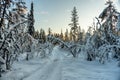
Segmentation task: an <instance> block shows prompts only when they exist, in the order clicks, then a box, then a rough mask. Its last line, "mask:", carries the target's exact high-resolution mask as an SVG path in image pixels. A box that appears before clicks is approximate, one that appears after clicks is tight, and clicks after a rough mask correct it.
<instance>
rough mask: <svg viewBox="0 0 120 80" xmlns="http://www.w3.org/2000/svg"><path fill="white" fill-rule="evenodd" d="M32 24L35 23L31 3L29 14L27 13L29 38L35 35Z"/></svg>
mask: <svg viewBox="0 0 120 80" xmlns="http://www.w3.org/2000/svg"><path fill="white" fill-rule="evenodd" d="M34 22H35V20H34V6H33V2H32V3H31V10H30V13H28V33H29V34H30V35H31V36H34V33H35V29H34Z"/></svg>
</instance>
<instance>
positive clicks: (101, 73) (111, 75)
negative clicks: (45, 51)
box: [0, 47, 120, 80]
mask: <svg viewBox="0 0 120 80" xmlns="http://www.w3.org/2000/svg"><path fill="white" fill-rule="evenodd" d="M68 54H69V53H68V52H66V51H63V50H61V49H59V47H55V48H54V50H53V52H52V55H51V56H50V57H49V58H45V59H40V58H35V59H32V60H29V61H25V60H22V61H19V62H15V63H14V64H13V69H12V71H10V72H8V73H6V74H4V76H3V77H2V78H1V79H0V80H120V68H119V67H117V63H116V62H115V61H114V60H113V61H110V62H108V63H106V64H101V63H99V62H98V61H91V62H89V61H85V60H84V59H83V58H82V57H77V58H73V57H72V56H70V55H68Z"/></svg>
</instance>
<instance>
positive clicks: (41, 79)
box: [22, 49, 62, 80]
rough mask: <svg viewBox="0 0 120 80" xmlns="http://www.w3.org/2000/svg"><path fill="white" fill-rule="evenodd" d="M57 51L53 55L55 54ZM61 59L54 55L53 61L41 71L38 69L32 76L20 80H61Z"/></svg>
mask: <svg viewBox="0 0 120 80" xmlns="http://www.w3.org/2000/svg"><path fill="white" fill-rule="evenodd" d="M56 51H58V50H57V49H55V50H54V52H53V53H55V54H56ZM59 54H60V53H59ZM61 63H62V59H61V58H60V57H59V58H58V56H55V55H54V58H53V60H50V61H48V63H47V64H46V65H44V66H43V67H42V68H41V69H38V70H37V71H36V72H35V73H34V74H32V75H29V76H28V77H26V78H24V79H22V80H34V79H35V80H61V78H62V76H61V75H62V74H61V71H62V70H61V69H62V65H61Z"/></svg>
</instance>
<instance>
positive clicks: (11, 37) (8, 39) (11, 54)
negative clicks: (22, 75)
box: [0, 0, 27, 70]
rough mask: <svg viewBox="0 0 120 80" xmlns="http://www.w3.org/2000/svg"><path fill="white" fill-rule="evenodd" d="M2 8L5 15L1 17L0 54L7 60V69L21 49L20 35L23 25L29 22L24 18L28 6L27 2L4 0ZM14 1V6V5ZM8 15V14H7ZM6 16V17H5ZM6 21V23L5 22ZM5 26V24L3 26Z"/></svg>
mask: <svg viewBox="0 0 120 80" xmlns="http://www.w3.org/2000/svg"><path fill="white" fill-rule="evenodd" d="M1 3H2V8H1V10H2V9H3V12H1V14H3V13H4V15H2V17H1V19H0V20H1V28H2V29H0V32H1V34H0V35H1V38H0V56H1V57H2V58H3V59H4V60H5V64H6V69H8V70H9V69H10V67H11V64H12V62H13V61H14V60H15V58H16V56H17V55H18V52H19V51H20V45H19V41H20V39H21V37H19V36H20V35H21V34H22V32H23V30H21V29H23V28H22V27H23V25H24V26H25V23H26V22H27V21H26V20H25V19H24V15H25V11H26V7H25V2H23V1H22V0H21V1H19V0H18V1H17V0H16V1H14V0H13V1H11V0H2V2H1ZM13 3H14V5H15V6H14V7H13V6H12V5H13ZM1 14H0V15H1ZM6 15H7V16H6ZM5 17H6V18H5ZM2 20H4V21H5V25H3V24H4V22H3V21H2ZM3 26H5V27H4V28H3Z"/></svg>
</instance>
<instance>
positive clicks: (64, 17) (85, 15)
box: [26, 0, 120, 33]
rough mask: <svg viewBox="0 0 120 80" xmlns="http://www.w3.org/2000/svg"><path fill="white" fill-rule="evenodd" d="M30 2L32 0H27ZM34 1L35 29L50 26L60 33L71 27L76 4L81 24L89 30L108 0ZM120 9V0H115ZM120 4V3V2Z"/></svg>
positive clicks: (53, 30)
mask: <svg viewBox="0 0 120 80" xmlns="http://www.w3.org/2000/svg"><path fill="white" fill-rule="evenodd" d="M26 1H27V4H30V2H31V0H26ZM32 1H33V2H34V16H35V29H36V30H40V28H43V29H44V30H45V31H46V32H47V31H48V28H49V27H50V28H51V29H52V32H57V33H60V32H61V29H62V30H63V32H65V30H66V29H70V27H69V26H68V24H69V23H71V11H72V10H73V7H74V6H76V8H77V11H78V16H79V25H80V26H81V28H82V29H85V31H87V29H88V26H91V25H92V22H93V19H94V18H95V17H98V16H99V14H100V13H101V12H102V11H103V9H104V8H105V7H106V5H105V2H106V0H32ZM113 1H114V4H115V6H116V8H117V9H118V11H119V6H118V4H119V3H120V0H113ZM119 5H120V4H119Z"/></svg>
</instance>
